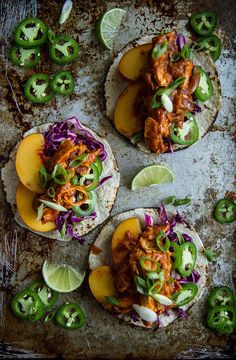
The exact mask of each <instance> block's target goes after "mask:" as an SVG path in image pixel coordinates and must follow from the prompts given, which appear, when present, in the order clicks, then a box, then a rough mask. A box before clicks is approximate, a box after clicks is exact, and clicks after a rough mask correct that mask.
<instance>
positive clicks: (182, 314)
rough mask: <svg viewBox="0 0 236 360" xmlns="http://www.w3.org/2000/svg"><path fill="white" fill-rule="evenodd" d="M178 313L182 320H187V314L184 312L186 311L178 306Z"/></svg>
mask: <svg viewBox="0 0 236 360" xmlns="http://www.w3.org/2000/svg"><path fill="white" fill-rule="evenodd" d="M178 314H179V317H181V318H182V319H184V320H187V318H188V315H187V314H186V312H185V311H184V310H183V309H181V308H178Z"/></svg>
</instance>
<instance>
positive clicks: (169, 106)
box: [161, 94, 173, 112]
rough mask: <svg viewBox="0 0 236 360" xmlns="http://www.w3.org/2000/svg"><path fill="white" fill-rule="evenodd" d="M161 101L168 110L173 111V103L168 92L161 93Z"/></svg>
mask: <svg viewBox="0 0 236 360" xmlns="http://www.w3.org/2000/svg"><path fill="white" fill-rule="evenodd" d="M161 103H162V105H163V106H164V108H165V109H166V111H168V112H172V111H173V103H172V101H171V100H170V98H169V97H168V96H167V95H166V94H162V95H161Z"/></svg>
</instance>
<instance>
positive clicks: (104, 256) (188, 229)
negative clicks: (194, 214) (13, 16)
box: [89, 208, 207, 328]
mask: <svg viewBox="0 0 236 360" xmlns="http://www.w3.org/2000/svg"><path fill="white" fill-rule="evenodd" d="M145 214H148V215H151V216H152V217H153V219H154V224H160V216H159V209H144V208H139V209H135V210H130V211H126V212H123V213H120V214H118V215H116V216H114V217H113V218H112V219H110V220H109V221H108V222H107V224H106V225H105V226H104V227H103V229H102V230H101V232H100V234H99V236H98V237H97V239H96V241H95V242H94V245H95V246H96V250H97V249H99V251H100V252H99V253H98V251H96V254H95V253H93V250H92V249H93V247H92V248H91V250H90V254H89V267H90V269H91V270H94V269H95V268H96V267H99V266H104V265H108V266H112V254H111V240H112V235H113V233H114V231H115V229H116V227H117V226H118V225H119V224H120V223H121V222H122V221H124V220H126V219H129V218H131V217H137V218H139V219H140V223H141V226H142V228H143V227H144V216H145ZM167 215H168V218H169V220H170V219H171V218H172V217H173V216H174V214H173V213H171V212H168V211H167ZM174 231H180V232H181V233H185V234H188V235H189V236H191V237H192V239H193V242H194V244H195V245H196V247H197V249H198V255H197V261H196V265H195V268H194V269H195V270H196V271H198V272H199V273H200V275H201V278H200V280H199V282H198V283H197V285H198V288H199V290H198V294H197V295H196V297H195V298H194V299H193V300H192V301H191V302H190V303H189V304H187V305H185V306H182V307H181V309H183V310H187V309H189V308H190V307H191V306H192V305H193V304H194V303H196V302H198V300H199V299H200V298H201V296H202V294H203V291H204V289H205V286H206V280H207V259H206V257H205V256H204V255H203V253H202V250H203V244H202V241H201V239H200V237H199V236H198V234H197V232H196V231H195V230H194V228H193V227H192V226H190V225H188V224H187V223H185V224H177V225H176V227H175V228H174ZM94 245H93V246H94ZM116 316H117V318H119V319H122V320H124V321H126V322H128V323H130V324H133V325H137V326H142V327H145V328H146V327H147V326H145V325H144V323H143V321H134V320H133V319H132V318H131V317H130V316H129V315H126V314H119V315H116ZM176 318H178V313H177V311H175V310H170V315H169V316H167V315H164V314H161V315H160V316H159V320H160V321H161V324H162V325H163V327H165V326H167V325H169V324H170V323H171V322H172V321H174V320H175V319H176ZM150 327H153V326H150Z"/></svg>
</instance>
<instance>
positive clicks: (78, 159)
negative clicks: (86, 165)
mask: <svg viewBox="0 0 236 360" xmlns="http://www.w3.org/2000/svg"><path fill="white" fill-rule="evenodd" d="M87 157H88V154H81V155H79V156H77V157H76V158H75V159H74V160H72V161H71V162H70V163H69V167H72V168H73V167H76V166H79V165H80V164H81V163H82V162H83V161H84V160H85V159H87Z"/></svg>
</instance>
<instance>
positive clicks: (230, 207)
mask: <svg viewBox="0 0 236 360" xmlns="http://www.w3.org/2000/svg"><path fill="white" fill-rule="evenodd" d="M214 217H215V219H216V221H218V222H219V223H221V224H227V223H228V224H229V223H232V222H233V221H235V220H236V204H235V203H234V202H233V201H231V200H229V199H221V200H219V201H218V202H217V203H216V206H215V210H214Z"/></svg>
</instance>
